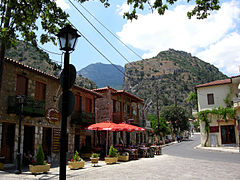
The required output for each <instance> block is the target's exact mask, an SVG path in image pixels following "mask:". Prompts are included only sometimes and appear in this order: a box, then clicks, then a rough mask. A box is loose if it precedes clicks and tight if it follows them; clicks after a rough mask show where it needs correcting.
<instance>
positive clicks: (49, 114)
mask: <svg viewBox="0 0 240 180" xmlns="http://www.w3.org/2000/svg"><path fill="white" fill-rule="evenodd" d="M45 118H46V119H47V121H48V122H49V123H51V124H56V123H59V122H60V118H61V114H60V113H59V111H58V110H57V109H56V108H48V109H47V110H46V113H45Z"/></svg>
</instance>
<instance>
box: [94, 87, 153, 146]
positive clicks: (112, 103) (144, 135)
mask: <svg viewBox="0 0 240 180" xmlns="http://www.w3.org/2000/svg"><path fill="white" fill-rule="evenodd" d="M94 91H96V92H98V93H99V94H102V96H103V97H102V98H99V99H97V111H96V116H97V122H103V121H112V122H114V123H122V122H125V123H129V124H133V125H136V126H140V127H143V128H145V129H146V131H144V132H137V131H135V132H110V135H109V143H108V144H114V145H117V144H119V143H121V142H120V140H122V141H123V142H124V144H125V145H136V144H142V143H148V142H149V134H150V131H151V124H150V122H149V121H147V118H146V114H145V111H144V109H143V107H144V101H143V100H142V99H140V98H139V97H137V96H135V95H133V94H131V93H129V92H126V91H124V90H115V89H113V88H111V87H109V86H107V87H104V88H99V89H95V90H94ZM99 134H100V136H101V137H103V138H99V140H98V141H101V142H98V143H99V144H104V143H105V136H106V133H105V132H99Z"/></svg>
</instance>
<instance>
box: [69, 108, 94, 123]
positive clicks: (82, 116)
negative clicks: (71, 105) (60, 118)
mask: <svg viewBox="0 0 240 180" xmlns="http://www.w3.org/2000/svg"><path fill="white" fill-rule="evenodd" d="M71 123H72V124H78V125H88V124H94V123H95V114H94V113H89V112H84V111H77V112H74V113H73V114H72V116H71Z"/></svg>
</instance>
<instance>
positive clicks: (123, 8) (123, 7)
mask: <svg viewBox="0 0 240 180" xmlns="http://www.w3.org/2000/svg"><path fill="white" fill-rule="evenodd" d="M129 10H130V6H129V5H128V4H127V3H126V2H124V3H123V4H122V5H121V6H120V5H117V12H118V14H119V15H121V16H122V15H123V14H124V13H125V12H128V11H129Z"/></svg>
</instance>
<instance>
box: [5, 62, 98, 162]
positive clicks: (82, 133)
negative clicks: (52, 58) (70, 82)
mask: <svg viewBox="0 0 240 180" xmlns="http://www.w3.org/2000/svg"><path fill="white" fill-rule="evenodd" d="M72 91H73V93H74V95H75V102H76V103H75V108H74V113H73V114H72V116H71V117H69V118H68V123H67V135H68V136H67V140H68V147H67V153H68V154H67V157H68V159H69V158H70V157H72V155H73V153H74V150H79V149H81V148H82V147H83V146H93V140H92V139H93V134H94V133H93V132H90V131H87V132H86V130H85V129H84V127H85V126H86V125H89V124H92V123H95V119H96V116H95V101H96V99H97V98H99V97H102V96H101V95H100V94H98V93H96V92H94V91H91V90H88V89H85V88H81V87H78V86H73V87H72ZM18 95H23V96H24V102H23V105H22V109H20V107H21V106H20V105H19V104H18V99H17V98H16V97H19V96H18ZM60 95H61V86H60V83H59V79H57V78H56V77H54V76H52V75H49V74H46V73H44V72H42V71H39V70H37V69H34V68H31V67H29V66H27V65H23V64H22V63H19V62H17V61H15V60H12V59H8V58H5V60H4V62H3V76H2V88H1V91H0V156H3V157H4V158H5V163H15V160H16V154H17V147H18V146H17V145H18V131H19V118H20V115H19V112H20V111H21V112H22V113H21V114H22V122H21V146H20V150H21V154H22V155H23V154H24V153H27V152H28V151H30V152H32V153H34V154H35V153H36V150H37V149H38V147H39V146H40V145H42V147H43V150H44V153H45V155H46V157H47V156H49V157H50V158H51V160H52V162H53V161H54V162H55V161H56V162H58V161H59V151H60V121H61V115H60V113H59V110H58V101H59V97H60Z"/></svg>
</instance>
